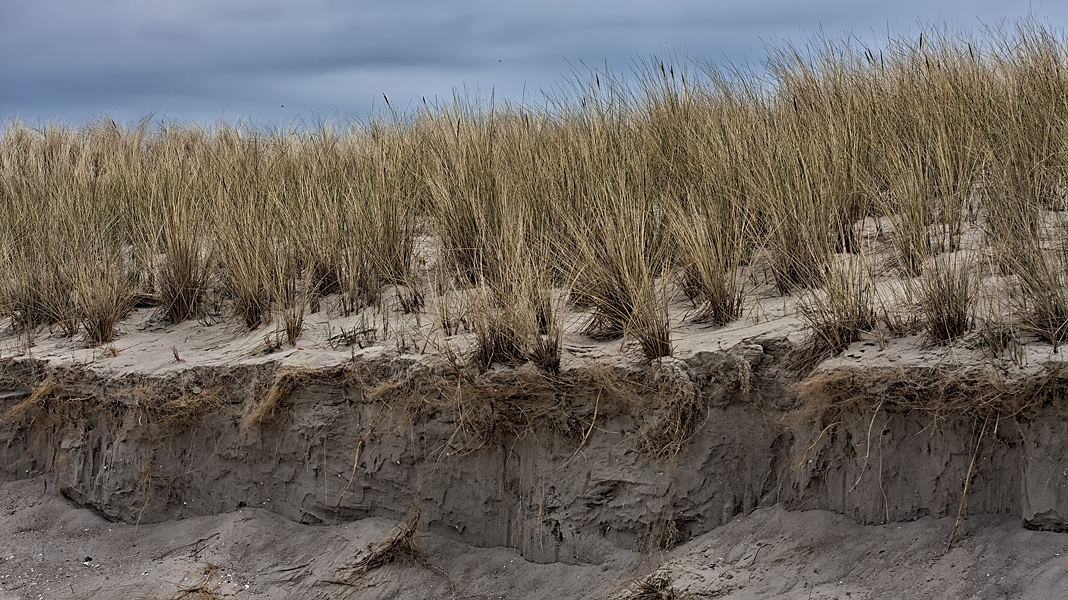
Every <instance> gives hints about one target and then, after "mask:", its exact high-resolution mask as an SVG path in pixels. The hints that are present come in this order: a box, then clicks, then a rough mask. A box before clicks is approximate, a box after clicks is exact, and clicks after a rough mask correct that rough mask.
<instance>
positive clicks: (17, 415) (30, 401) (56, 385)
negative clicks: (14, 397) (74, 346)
mask: <svg viewBox="0 0 1068 600" xmlns="http://www.w3.org/2000/svg"><path fill="white" fill-rule="evenodd" d="M62 388H63V385H62V384H61V383H60V382H59V381H57V380H56V379H54V378H52V377H49V378H48V379H45V380H44V381H42V382H41V384H40V385H38V386H37V387H36V388H34V390H33V392H31V393H30V395H29V396H27V397H26V398H25V399H24V400H22V402H19V403H18V404H16V405H15V406H12V407H11V408H9V409H7V410H6V411H4V414H2V415H0V423H7V422H10V421H15V420H17V419H21V418H22V417H24V416H25V415H26V414H27V413H29V412H31V411H35V410H36V409H38V408H39V407H40V406H41V404H43V403H44V401H45V399H47V398H48V397H49V396H52V395H55V393H56V392H58V391H59V390H61V389H62Z"/></svg>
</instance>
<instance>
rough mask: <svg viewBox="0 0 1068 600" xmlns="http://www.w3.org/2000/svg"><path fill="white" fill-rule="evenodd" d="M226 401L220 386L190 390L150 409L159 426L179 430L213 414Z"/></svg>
mask: <svg viewBox="0 0 1068 600" xmlns="http://www.w3.org/2000/svg"><path fill="white" fill-rule="evenodd" d="M225 401H226V394H225V390H224V389H223V387H222V386H213V387H210V388H207V389H199V388H192V389H188V390H185V391H184V392H182V394H181V395H180V396H178V397H177V398H172V399H170V400H166V401H163V402H160V403H159V404H156V405H155V406H152V407H151V411H152V412H153V413H154V414H155V415H156V416H157V417H158V418H159V424H160V426H161V427H163V428H166V429H172V428H181V427H185V426H188V425H190V424H193V423H195V422H196V421H198V420H200V419H201V418H203V417H205V416H207V415H210V414H212V413H214V412H215V411H217V410H219V408H220V407H222V405H223V404H224V403H225Z"/></svg>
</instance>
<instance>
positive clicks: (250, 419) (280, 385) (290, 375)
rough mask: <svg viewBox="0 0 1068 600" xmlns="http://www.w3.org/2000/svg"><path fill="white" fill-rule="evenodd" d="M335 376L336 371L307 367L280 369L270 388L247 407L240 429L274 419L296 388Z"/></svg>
mask: <svg viewBox="0 0 1068 600" xmlns="http://www.w3.org/2000/svg"><path fill="white" fill-rule="evenodd" d="M332 376H336V370H329V371H323V370H317V369H311V368H307V367H282V368H281V369H279V370H278V372H277V373H275V375H274V380H273V381H272V382H271V387H269V388H268V389H267V394H266V395H265V396H264V397H263V399H261V400H260V401H259V402H256V403H254V404H251V405H249V407H248V409H247V410H246V411H245V416H244V417H243V418H242V419H241V429H242V430H245V431H247V430H248V429H250V428H252V427H255V426H261V425H263V424H265V423H267V422H268V421H270V420H271V419H273V418H274V417H275V415H276V414H277V412H278V409H279V408H280V407H281V406H282V402H283V401H284V400H285V399H286V398H288V397H289V395H290V394H292V393H293V392H294V391H296V390H297V389H298V388H300V387H302V386H304V385H307V384H308V383H309V382H311V381H313V380H315V379H317V378H321V377H322V378H329V377H332Z"/></svg>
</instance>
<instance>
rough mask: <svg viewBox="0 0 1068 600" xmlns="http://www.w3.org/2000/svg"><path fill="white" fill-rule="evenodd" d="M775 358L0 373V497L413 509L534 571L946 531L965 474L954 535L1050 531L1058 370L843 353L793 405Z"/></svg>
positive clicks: (197, 509) (1063, 522) (123, 506)
mask: <svg viewBox="0 0 1068 600" xmlns="http://www.w3.org/2000/svg"><path fill="white" fill-rule="evenodd" d="M790 347H791V344H790V342H789V341H788V340H787V339H785V338H754V339H751V340H749V341H747V342H746V343H740V344H737V345H735V346H733V347H731V348H730V349H728V350H723V351H717V352H696V353H692V354H690V355H689V356H687V357H685V358H681V359H667V360H665V361H663V362H662V363H653V364H646V365H644V366H643V365H639V364H637V363H635V364H629V365H621V364H616V365H614V366H610V365H606V364H605V363H604V362H603V361H596V360H593V361H572V362H570V363H569V364H568V365H567V366H566V368H565V369H564V370H563V372H562V373H561V375H560V376H559V378H556V379H547V378H545V377H543V376H542V375H540V374H538V373H537V372H536V371H534V370H533V369H527V368H520V369H518V370H515V369H494V370H491V371H490V372H488V373H485V374H483V375H478V376H462V375H459V374H457V372H456V371H455V370H454V369H452V368H451V366H450V365H448V364H446V363H445V362H439V361H435V360H431V359H428V358H426V357H423V358H417V357H406V356H387V355H385V354H382V355H378V356H376V357H370V358H360V357H357V358H356V359H354V360H351V361H345V362H344V363H343V364H338V365H336V366H333V367H319V368H299V367H293V366H280V365H279V364H278V363H271V362H267V363H262V364H235V365H231V366H211V367H209V366H201V367H191V368H188V369H184V370H176V371H173V372H170V373H168V374H165V375H152V374H137V373H125V374H115V373H107V372H100V371H98V370H94V369H93V368H92V367H86V366H80V367H73V366H69V365H67V366H64V365H62V364H57V363H56V362H49V361H45V360H35V359H28V358H15V359H5V360H3V361H2V363H0V373H2V375H0V382H2V385H3V390H5V394H4V397H3V400H2V406H0V409H2V410H3V411H5V412H4V414H5V416H6V418H5V419H4V422H3V424H2V425H0V439H2V440H3V444H2V445H0V460H2V464H3V465H5V473H4V476H5V478H6V480H8V481H10V480H13V479H22V478H28V477H31V476H34V477H36V476H40V475H44V476H45V478H46V479H47V481H48V485H49V486H50V487H51V489H53V490H55V491H58V492H61V493H62V494H63V495H64V496H66V497H68V498H70V499H72V500H74V501H75V502H77V503H78V504H80V505H83V506H86V507H91V508H93V509H94V510H96V511H98V512H99V513H100V514H102V515H106V516H107V517H108V518H109V519H114V520H119V521H124V522H127V523H142V524H148V523H157V522H162V521H167V520H170V519H181V518H187V517H193V516H203V515H215V514H221V513H226V512H230V511H234V510H237V509H239V508H242V507H251V508H265V509H267V510H269V511H271V512H274V513H276V514H278V515H281V516H284V517H285V518H287V519H290V520H292V521H295V522H299V523H306V524H337V523H345V522H351V521H355V520H358V519H362V518H366V517H384V518H387V519H393V520H400V519H402V518H403V517H404V515H405V514H407V513H408V511H409V509H410V508H411V507H412V506H415V505H418V506H419V508H420V509H421V511H422V518H421V521H420V528H421V529H422V530H425V531H427V532H429V533H431V534H436V535H440V536H443V537H445V538H451V539H453V540H456V541H460V542H464V543H467V544H470V545H474V546H481V547H489V546H507V547H512V548H515V549H517V550H518V552H519V553H520V555H521V556H522V557H524V558H525V559H527V560H531V561H535V562H543V563H544V562H565V563H572V564H582V563H595V564H596V563H602V562H606V561H607V562H610V561H611V560H612V557H613V556H615V555H616V554H614V553H616V551H618V550H628V551H638V552H644V551H650V550H657V549H662V548H669V547H672V546H674V545H676V544H678V543H680V542H684V541H686V540H690V539H692V538H695V537H697V536H700V535H702V534H704V533H706V532H709V531H711V530H713V529H715V528H716V527H718V526H720V525H722V524H724V523H726V522H727V521H729V520H730V519H731V518H732V517H734V516H736V515H739V514H744V513H748V512H750V511H753V510H754V509H757V508H760V507H770V506H774V505H781V506H782V507H784V508H786V509H789V510H802V509H804V510H810V509H825V510H830V511H833V512H836V513H839V514H842V515H845V516H847V517H849V518H851V519H853V520H855V521H856V522H857V523H860V524H877V523H885V522H894V521H909V520H914V519H918V518H921V517H925V516H932V517H947V516H948V517H955V516H956V515H957V514H958V511H959V510H960V505H961V496H962V490H963V486H964V482H965V479H966V478H968V476H969V472H970V479H969V481H970V483H969V486H968V492H967V499H966V507H965V511H966V513H967V514H969V515H981V514H986V515H1014V516H1019V517H1020V518H1022V522H1023V524H1024V525H1025V526H1027V527H1030V528H1037V529H1047V530H1056V531H1064V530H1068V494H1066V493H1065V492H1064V482H1065V481H1066V480H1068V477H1066V476H1065V475H1064V474H1065V473H1068V418H1066V417H1068V414H1066V413H1068V409H1066V407H1065V405H1064V403H1063V398H1064V395H1065V389H1066V388H1068V372H1066V373H1065V374H1062V371H1061V369H1060V368H1059V366H1058V365H1059V363H1054V362H1050V361H1047V362H1046V363H1045V364H1043V365H1042V366H1041V368H1035V369H1031V370H1030V371H1029V374H1027V375H1026V376H1024V375H1021V376H1019V377H1017V378H1016V379H1014V380H1011V381H1006V380H1004V379H994V378H992V376H988V375H989V372H988V371H986V370H983V369H978V370H975V369H973V370H972V371H968V370H966V369H964V368H963V367H960V368H955V369H954V368H950V367H947V366H945V365H941V366H938V365H934V366H932V365H921V364H911V365H905V366H902V365H901V364H897V365H880V364H879V363H878V361H867V362H863V363H861V364H856V365H851V364H850V363H849V357H850V355H851V354H850V351H847V353H846V354H845V355H844V356H843V358H842V359H836V360H834V361H829V362H828V363H825V365H824V366H823V367H821V370H820V371H818V372H817V373H815V374H814V375H813V376H811V377H810V378H809V380H808V383H807V384H806V385H805V386H801V387H798V386H797V385H796V383H797V375H796V373H795V372H794V371H792V370H791V369H789V368H787V364H786V362H787V361H786V356H787V354H788V352H789V350H790ZM858 348H860V349H861V350H862V349H863V348H862V347H861V346H859V345H858ZM881 355H882V356H885V355H886V353H881ZM821 386H822V387H821ZM999 386H1000V387H999ZM991 390H993V392H991ZM813 398H822V399H823V400H822V401H820V402H816V401H813ZM977 400H978V401H977ZM265 401H267V402H269V403H274V402H276V401H277V405H276V406H275V405H273V404H269V405H266V406H265V405H264V402H265ZM676 444H677V445H676ZM676 450H677V451H676Z"/></svg>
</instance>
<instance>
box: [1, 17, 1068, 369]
mask: <svg viewBox="0 0 1068 600" xmlns="http://www.w3.org/2000/svg"><path fill="white" fill-rule="evenodd" d="M1065 98H1068V43H1066V40H1065V37H1064V35H1063V33H1062V32H1060V31H1058V30H1055V29H1052V28H1050V27H1048V26H1046V25H1043V24H1041V23H1038V22H1035V21H1023V22H1021V23H1019V24H1018V25H1017V26H1016V28H1015V29H1011V30H1008V29H1007V30H989V31H986V32H985V33H984V34H983V35H982V36H971V35H964V34H958V33H955V32H952V31H950V30H947V29H930V30H927V31H924V32H923V33H921V34H920V35H918V36H916V37H915V38H905V39H892V40H888V43H887V44H885V45H883V46H882V47H870V48H869V47H864V46H861V45H859V44H857V43H854V42H840V41H836V40H833V39H826V38H817V39H815V40H813V41H812V42H810V43H809V44H807V45H803V46H797V47H791V46H787V47H783V48H780V49H779V50H777V51H773V52H772V53H771V55H770V58H769V59H768V61H767V63H766V64H765V65H764V68H763V69H762V71H761V73H760V74H759V75H758V74H756V73H755V72H751V71H747V70H745V69H734V70H725V69H720V68H717V67H715V66H712V65H707V64H699V63H688V64H672V63H668V62H664V61H662V60H660V59H657V58H652V59H649V60H646V61H639V62H638V63H637V67H636V68H635V70H634V71H633V72H632V73H629V74H624V75H617V74H612V73H608V72H588V73H576V75H575V76H574V77H573V79H572V80H571V81H570V82H568V84H567V85H565V86H563V87H562V88H561V91H559V92H557V93H555V94H552V95H549V96H547V97H546V99H545V101H544V102H543V103H542V104H541V105H526V106H519V105H514V104H508V103H495V102H492V101H491V102H482V101H479V100H472V99H469V98H464V97H459V96H458V97H456V98H454V100H453V101H452V102H451V103H445V104H442V105H438V106H432V105H427V104H424V105H423V106H422V107H421V108H419V109H418V110H416V111H414V112H411V113H409V114H403V115H402V114H397V113H391V114H389V115H387V116H384V117H379V118H374V119H372V120H371V121H370V122H367V123H355V124H352V125H348V126H342V125H338V124H322V125H321V126H319V127H316V128H312V129H286V130H266V129H255V128H252V127H248V126H241V127H233V126H229V125H217V126H214V127H202V126H198V125H182V124H175V123H161V124H158V125H155V126H154V125H153V124H152V123H151V121H149V120H147V119H146V120H145V121H143V122H141V123H139V124H138V125H137V126H135V127H132V128H127V127H122V126H119V125H116V124H115V123H112V122H110V121H107V120H104V121H100V122H98V123H92V124H87V125H85V126H82V127H66V126H59V125H55V126H51V125H50V126H47V127H43V128H31V127H28V126H26V125H23V124H21V123H18V122H11V123H8V124H7V125H5V126H4V128H3V132H2V135H0V223H2V224H3V225H2V226H0V269H2V272H3V273H4V277H3V278H2V279H0V311H2V313H3V315H4V316H7V317H9V318H10V322H11V325H12V327H13V328H14V329H15V330H16V331H17V332H19V334H20V335H22V334H25V335H27V336H32V335H36V334H37V333H38V332H40V331H43V330H44V329H45V328H48V330H50V331H52V332H54V333H56V334H63V335H67V336H74V335H78V334H79V333H80V334H82V335H84V336H85V337H86V338H87V339H88V340H89V341H90V342H91V343H94V344H99V343H105V342H108V341H110V340H111V339H113V338H114V337H115V336H116V335H121V327H120V324H121V321H122V319H123V317H124V316H125V315H126V314H127V313H128V312H129V311H130V310H131V309H132V307H133V306H134V304H135V302H143V301H144V300H145V299H151V300H152V301H153V302H154V303H155V304H156V305H157V306H158V307H159V310H160V312H161V316H162V318H164V319H165V320H166V321H167V322H169V323H180V322H182V321H185V320H189V319H197V318H202V317H203V316H204V315H205V312H206V311H208V308H207V307H206V306H205V303H204V298H205V297H208V295H210V297H212V298H224V299H225V302H223V306H224V307H225V308H224V309H223V311H222V313H223V314H222V315H221V316H222V317H223V318H229V319H230V320H232V321H233V322H235V323H239V324H241V325H242V326H244V327H247V328H249V329H257V328H261V327H265V326H267V325H268V324H273V326H274V327H276V328H277V330H278V331H279V332H281V331H284V333H285V335H286V338H287V339H288V340H289V341H290V342H291V343H294V344H295V343H296V342H297V340H298V339H299V338H300V337H301V335H302V334H303V327H304V318H305V315H306V314H307V313H308V312H309V311H319V310H327V311H335V312H336V313H340V314H343V315H349V314H352V313H354V312H359V311H361V310H364V309H368V308H372V309H373V310H379V311H381V310H388V309H389V307H387V306H386V305H385V304H384V303H383V298H387V297H388V298H397V299H398V310H402V311H404V312H407V313H413V314H414V315H415V316H416V317H417V318H419V319H421V317H419V315H421V314H423V313H426V314H430V315H437V318H436V321H437V322H438V323H439V324H440V325H441V327H440V328H439V329H440V331H438V332H437V334H436V335H437V338H435V339H440V340H441V341H442V342H443V343H446V344H452V343H453V342H452V341H451V340H453V337H454V336H457V335H461V336H466V338H464V339H466V340H467V341H466V342H465V343H463V344H460V343H457V344H455V347H456V348H464V349H465V352H466V355H465V356H466V358H467V359H469V360H470V361H471V362H472V363H473V364H474V365H476V366H477V367H478V368H479V369H486V368H489V366H490V365H492V364H493V363H503V364H513V365H514V364H519V363H523V362H527V361H533V362H534V363H535V364H536V365H537V366H539V367H540V368H542V369H543V370H545V371H546V372H550V373H552V372H554V371H555V370H556V369H558V368H559V361H560V356H561V352H562V348H561V339H562V335H563V332H564V330H565V329H567V328H568V327H571V330H573V331H574V332H575V333H579V334H584V335H587V336H589V337H592V338H595V339H600V340H610V339H615V340H619V339H622V346H621V347H624V348H626V347H632V348H635V349H636V352H637V353H638V354H640V355H641V356H644V357H646V358H647V359H651V360H655V359H659V358H661V357H664V356H669V355H671V354H672V353H673V352H674V349H675V340H673V334H674V332H675V330H676V329H677V328H678V327H679V326H681V325H682V323H680V322H679V321H678V320H677V319H673V318H672V317H671V315H672V314H678V313H674V312H672V310H671V308H672V303H673V302H682V301H683V299H687V300H689V302H690V306H691V310H689V311H688V312H686V313H685V314H686V316H685V317H683V318H684V319H686V320H690V321H693V322H697V323H707V324H709V325H711V326H717V327H718V326H726V325H729V324H730V323H732V322H734V321H736V320H738V319H740V318H741V317H742V316H743V315H744V314H746V307H747V306H750V305H752V303H754V302H755V301H756V300H757V299H759V298H762V297H767V296H768V295H774V294H780V295H796V296H797V297H798V298H800V299H801V300H800V305H799V306H800V308H799V312H800V314H801V316H802V317H804V318H805V319H806V320H807V322H808V323H809V325H810V327H811V330H812V333H813V336H814V337H813V339H814V340H815V341H814V342H813V343H814V346H813V348H814V350H813V353H814V354H813V356H817V357H823V356H826V355H829V354H833V353H834V352H836V351H839V350H841V349H842V348H844V347H845V346H846V345H848V344H849V343H851V342H852V341H855V340H857V339H859V337H860V335H861V333H862V332H865V331H876V330H878V331H881V332H883V333H879V335H883V334H884V333H886V332H889V333H891V334H892V333H894V332H896V331H897V330H899V329H901V328H902V326H901V324H902V323H905V322H914V323H918V324H921V326H922V327H923V328H924V330H925V331H926V333H927V336H928V337H929V338H930V339H931V340H933V341H937V342H942V341H946V340H951V339H955V338H958V337H960V336H962V335H967V334H968V333H969V332H970V331H972V330H973V329H975V327H974V325H975V323H977V322H979V321H980V320H981V321H982V322H983V323H992V322H997V323H1004V322H1006V320H1012V319H1017V320H1018V321H1019V323H1012V324H1008V325H1007V326H1008V327H1010V328H1011V329H1013V330H1016V329H1021V330H1026V331H1031V332H1033V333H1035V334H1037V335H1038V336H1039V337H1041V338H1043V339H1045V340H1047V341H1049V342H1051V343H1053V344H1059V343H1061V342H1063V341H1064V340H1065V339H1068V291H1066V290H1068V283H1066V281H1068V277H1066V276H1065V273H1066V272H1068V266H1066V263H1068V259H1065V256H1066V253H1065V250H1064V248H1065V242H1064V239H1065V229H1064V227H1065V220H1064V217H1063V215H1064V214H1065V210H1066V209H1068V187H1066V182H1065V179H1066V174H1068V159H1066V158H1065V157H1066V156H1068V146H1066V144H1068V141H1066V140H1068V135H1066V134H1068V102H1065V100H1064V99H1065ZM981 265H982V266H986V265H990V266H991V267H990V269H987V270H984V269H983V268H980V266H981ZM991 270H992V271H993V274H994V276H996V277H998V278H1000V279H999V284H998V285H997V286H996V289H998V290H1002V292H999V293H1003V294H1005V296H1006V297H1005V298H1004V299H1003V300H1004V301H1002V299H999V300H998V301H997V302H989V301H988V302H987V303H986V305H989V306H996V307H998V308H997V310H998V311H1003V312H1004V313H1005V314H985V313H984V314H983V315H981V316H980V315H979V314H977V311H976V305H977V302H978V299H979V297H980V296H981V295H982V294H981V293H980V292H981V290H982V289H983V288H984V284H983V281H982V280H983V278H984V277H987V276H990V273H988V271H991ZM891 278H900V279H901V280H903V281H904V288H903V289H907V290H909V291H910V294H911V293H912V292H915V297H916V298H917V301H915V302H912V301H911V300H908V301H904V302H903V303H902V305H901V306H899V307H897V308H896V309H895V310H894V311H889V312H888V311H875V309H874V308H873V307H874V306H876V305H879V304H880V302H883V301H885V300H886V299H885V298H882V297H880V295H879V292H878V285H877V284H878V283H879V281H881V280H886V279H891ZM910 297H911V296H910ZM216 304H217V303H216ZM211 310H213V311H218V307H217V306H215V305H213V307H212V309H211ZM570 310H578V311H580V312H581V313H582V314H581V319H572V321H571V322H568V321H567V320H566V319H565V318H564V313H565V312H567V311H570ZM988 312H989V311H988ZM902 313H903V314H904V316H902ZM891 314H893V315H896V316H893V317H890V316H888V315H891ZM434 321H435V319H434V318H428V319H427V322H434ZM628 344H629V345H628ZM424 345H425V344H424Z"/></svg>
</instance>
